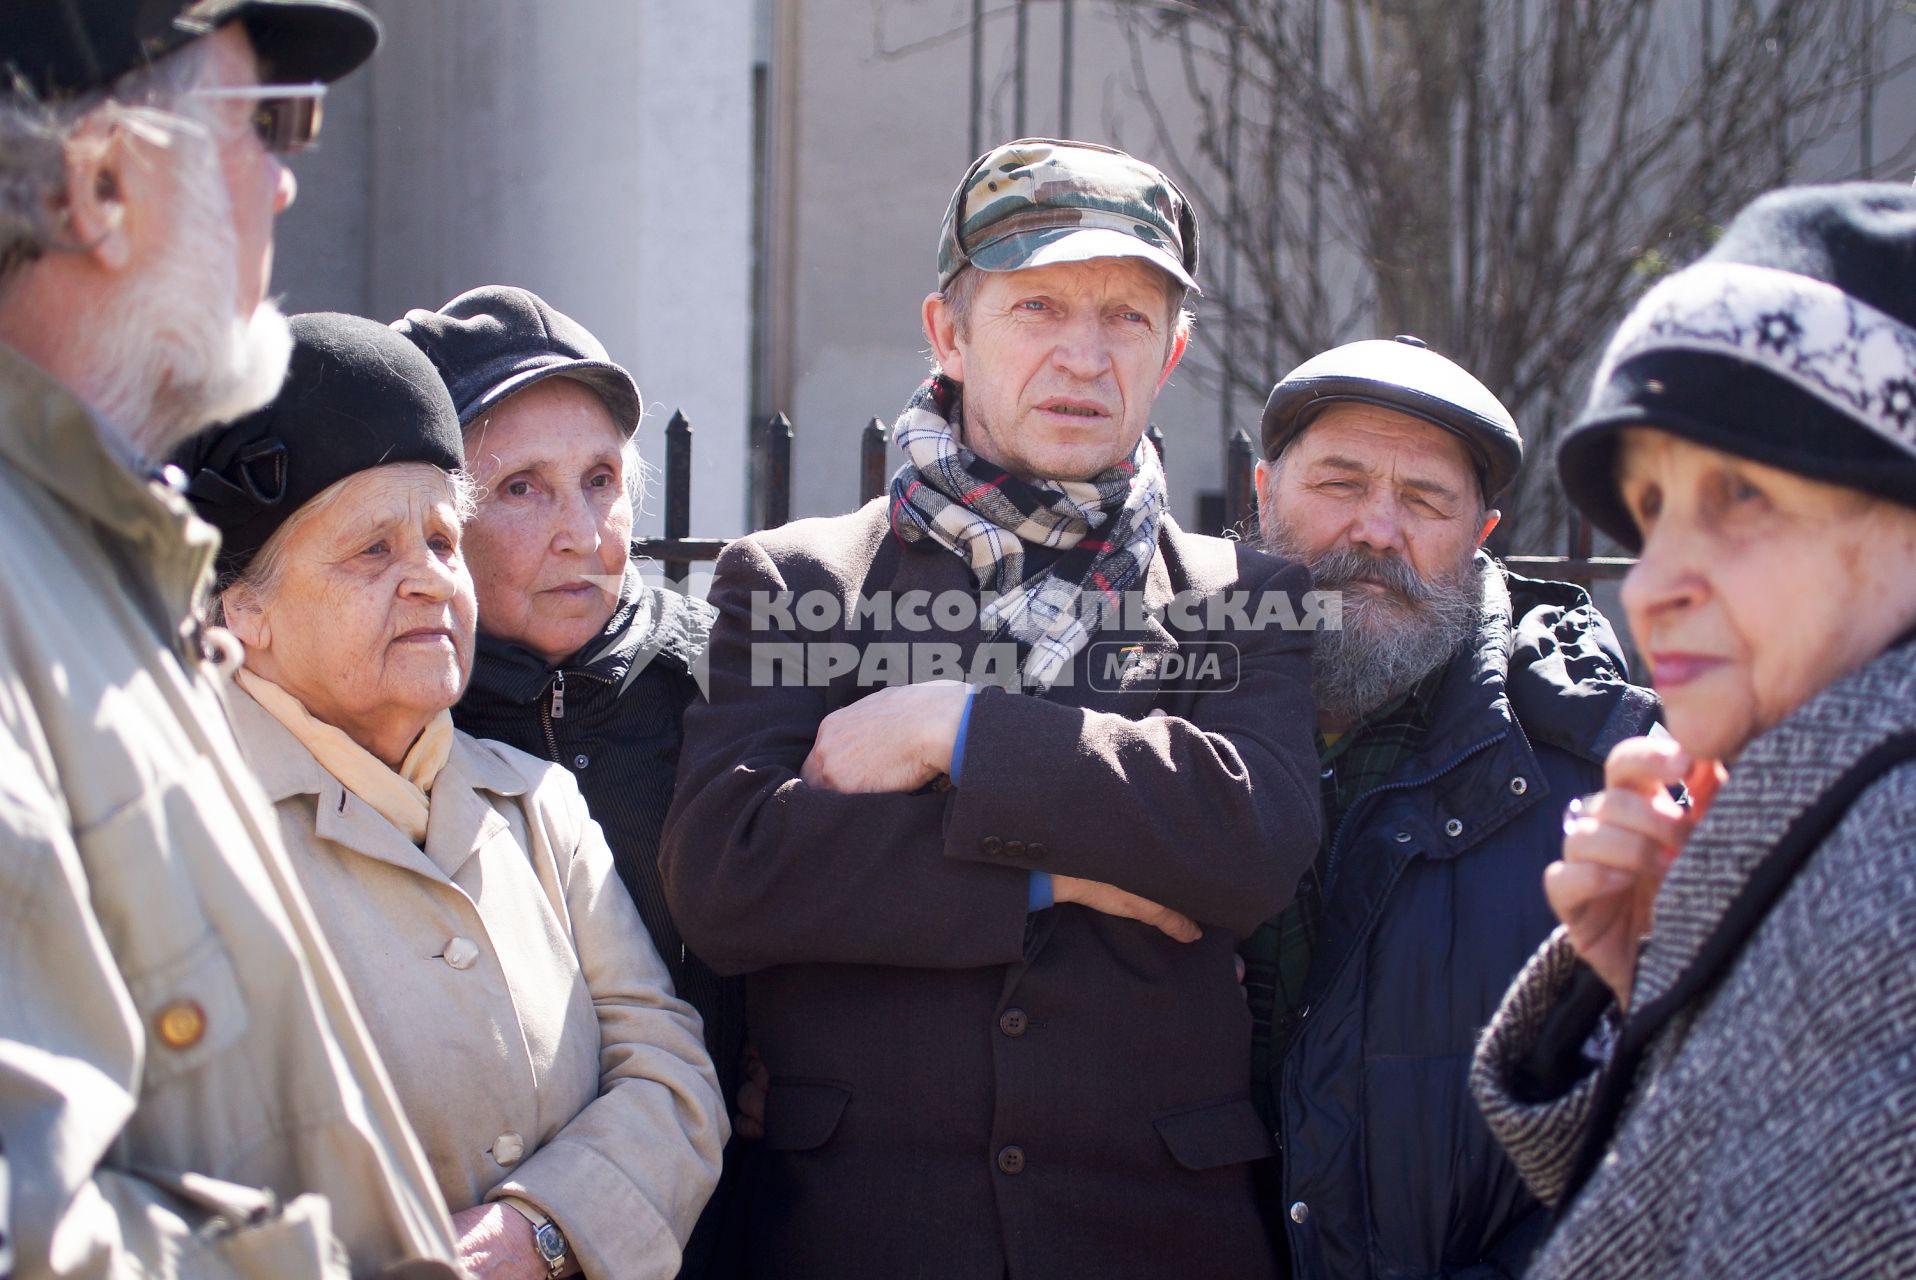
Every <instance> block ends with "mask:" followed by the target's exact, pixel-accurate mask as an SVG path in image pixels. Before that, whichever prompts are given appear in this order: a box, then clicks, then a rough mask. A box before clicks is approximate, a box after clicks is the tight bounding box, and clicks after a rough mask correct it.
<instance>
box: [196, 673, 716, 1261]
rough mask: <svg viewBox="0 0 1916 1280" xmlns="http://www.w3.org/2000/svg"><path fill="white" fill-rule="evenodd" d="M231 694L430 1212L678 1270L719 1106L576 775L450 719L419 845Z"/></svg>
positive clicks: (255, 707)
mask: <svg viewBox="0 0 1916 1280" xmlns="http://www.w3.org/2000/svg"><path fill="white" fill-rule="evenodd" d="M227 706H228V711H229V714H230V715H231V717H232V721H233V727H234V731H235V732H236V734H237V735H238V737H239V740H240V743H241V745H242V746H243V747H244V748H245V750H246V757H247V760H248V761H249V762H250V763H251V764H252V766H253V768H254V770H255V771H256V772H257V773H258V775H259V777H260V780H261V781H262V782H263V783H264V784H265V786H266V792H267V795H268V797H269V798H271V800H272V801H273V803H274V804H275V806H277V808H278V810H279V819H280V832H281V834H282V835H283V836H284V838H285V840H286V844H287V847H288V848H289V849H291V850H292V854H293V862H294V864H295V865H296V866H297V867H298V870H299V875H300V878H301V880H302V881H303V882H304V883H305V886H306V890H307V893H308V894H309V895H310V896H311V898H312V901H313V903H314V906H315V908H316V909H317V910H318V912H319V915H320V922H321V925H322V927H323V928H324V929H325V931H326V935H327V938H328V940H329V941H330V942H331V943H332V945H333V949H334V951H335V952H336V953H337V954H338V956H339V958H340V963H341V964H342V965H343V966H344V968H345V970H346V979H347V982H348V983H349V984H350V985H351V987H352V989H353V991H354V993H355V994H356V995H357V996H358V998H359V1007H360V1009H361V1011H362V1012H363V1013H364V1014H365V1017H366V1021H367V1024H368V1026H370V1027H371V1029H372V1033H373V1039H374V1040H375V1041H376V1042H377V1043H378V1045H379V1050H380V1053H381V1055H382V1056H383V1057H384V1059H385V1061H386V1065H387V1067H388V1068H389V1069H390V1070H391V1072H392V1078H393V1083H394V1086H395V1087H396V1088H397V1089H398V1091H399V1096H400V1100H401V1102H402V1103H403V1104H404V1105H405V1108H406V1113H407V1115H408V1117H409V1118H410V1119H411V1121H412V1123H413V1126H414V1128H415V1130H416V1131H417V1132H418V1134H419V1138H420V1141H421V1142H422V1143H423V1144H424V1146H425V1149H426V1154H427V1158H428V1159H430V1160H431V1162H432V1167H433V1172H434V1174H435V1175H437V1177H438V1179H439V1188H440V1190H441V1191H442V1192H444V1194H445V1197H446V1202H447V1204H448V1205H450V1206H451V1207H452V1209H453V1210H454V1211H455V1212H457V1211H458V1210H461V1209H464V1208H466V1207H468V1206H470V1205H473V1204H478V1203H480V1202H482V1201H485V1200H491V1199H498V1198H499V1197H501V1196H506V1195H511V1196H517V1197H520V1198H522V1199H524V1200H526V1201H529V1202H531V1203H532V1204H533V1205H535V1206H537V1207H538V1208H539V1209H541V1210H543V1211H544V1212H545V1213H546V1214H547V1215H548V1216H550V1217H551V1218H552V1219H553V1220H554V1221H555V1222H557V1223H558V1224H559V1227H560V1229H561V1230H563V1231H564V1232H565V1235H566V1238H567V1240H568V1242H569V1243H570V1246H571V1250H572V1253H573V1256H574V1257H575V1258H577V1259H578V1260H579V1262H580V1263H581V1264H582V1265H583V1266H584V1268H585V1272H586V1274H587V1275H588V1276H590V1277H594V1278H595V1280H614V1278H616V1280H644V1278H645V1277H653V1276H656V1277H661V1278H662V1280H669V1277H671V1276H674V1275H676V1274H677V1272H678V1267H679V1250H680V1247H681V1246H682V1245H683V1244H684V1242H685V1238H686V1237H687V1236H688V1235H689V1234H691V1231H692V1224H693V1223H694V1222H695V1221H697V1219H698V1215H699V1210H700V1209H701V1208H703V1207H704V1205H705V1201H706V1199H707V1197H709V1196H710V1195H711V1193H712V1188H713V1186H714V1185H715V1184H716V1183H717V1181H718V1174H719V1155H720V1152H721V1150H722V1149H723V1148H724V1146H725V1139H726V1137H727V1134H728V1126H729V1121H728V1119H727V1115H726V1110H725V1105H724V1100H723V1098H722V1097H721V1096H720V1094H719V1088H718V1080H717V1077H716V1076H715V1075H714V1073H713V1070H712V1062H711V1059H710V1058H709V1057H707V1056H706V1052H705V1042H704V1038H703V1035H702V1033H701V1027H700V1023H699V1017H698V1014H697V1013H695V1012H694V1011H693V1010H692V1007H691V1006H690V1005H688V1004H686V1003H684V1002H683V1001H681V1000H679V999H677V998H676V997H674V995H673V994H672V983H671V978H670V977H669V976H668V975H667V973H666V969H665V966H664V964H663V963H662V962H661V961H660V959H659V955H658V952H657V951H655V950H654V949H653V946H652V941H651V938H650V936H649V935H648V934H647V933H646V931H645V926H644V925H643V924H642V923H640V921H639V915H638V911H637V910H636V909H635V908H634V907H633V905H632V900H631V898H630V897H628V896H627V894H626V891H625V888H624V887H623V885H621V883H620V881H619V878H618V876H617V874H616V873H615V872H614V871H613V867H612V854H611V851H610V850H609V849H607V847H606V843H605V838H604V836H603V835H601V834H600V832H599V824H598V823H596V822H594V821H592V819H591V818H590V817H589V816H588V815H587V813H586V807H585V800H584V799H583V798H582V797H581V796H580V795H579V788H578V784H577V783H576V782H574V781H573V779H572V776H571V775H570V774H568V773H566V771H565V770H563V769H560V768H557V767H555V766H553V765H550V764H547V763H545V762H544V761H541V760H538V759H535V758H534V757H532V756H529V755H526V754H525V753H524V752H522V751H517V750H515V749H513V748H511V747H508V746H506V745H504V744H503V743H498V742H489V741H482V740H480V739H477V738H473V737H470V736H468V735H467V734H464V733H457V734H455V735H454V738H453V746H452V754H451V756H450V757H449V758H448V759H447V761H446V766H445V768H444V769H443V770H441V772H440V774H439V777H438V779H437V781H436V782H435V783H434V784H433V789H432V817H431V819H430V821H429V823H428V825H427V828H426V844H425V848H424V849H423V850H422V849H420V848H419V847H418V846H416V845H414V844H413V843H412V842H411V841H410V840H408V839H407V838H406V837H405V836H404V835H402V834H401V833H400V831H399V829H398V828H397V827H395V826H393V825H392V823H390V822H389V821H387V820H386V819H385V818H384V817H382V816H380V814H379V813H378V812H377V811H375V810H374V809H373V808H372V807H371V806H370V805H368V804H366V802H365V801H363V800H361V799H360V798H359V797H358V796H356V795H354V794H352V793H351V792H349V791H347V790H346V789H345V788H344V787H343V786H342V785H341V784H340V782H339V781H338V779H336V778H334V777H333V776H332V775H331V774H329V773H327V772H326V771H325V769H324V768H323V767H322V766H321V765H320V763H319V761H317V760H316V759H314V758H313V755H312V753H311V752H310V751H308V750H307V749H306V748H305V746H303V745H302V744H301V743H300V742H299V740H298V739H297V738H296V737H294V736H293V734H292V733H290V732H289V731H288V730H287V729H286V728H285V727H284V726H283V725H281V724H280V723H279V721H277V720H276V719H274V718H273V717H272V715H271V714H270V713H268V712H267V711H266V710H264V709H263V708H262V707H261V706H260V705H259V703H257V702H255V701H254V700H253V699H252V698H251V697H250V696H248V695H247V694H246V693H245V692H244V691H243V690H241V689H239V688H238V687H237V686H234V687H233V688H232V689H231V692H230V693H229V695H228V698H227Z"/></svg>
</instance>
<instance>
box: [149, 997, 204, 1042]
mask: <svg viewBox="0 0 1916 1280" xmlns="http://www.w3.org/2000/svg"><path fill="white" fill-rule="evenodd" d="M153 1026H154V1029H155V1030H156V1031H158V1032H159V1033H160V1043H161V1044H164V1045H165V1046H166V1047H167V1048H169V1049H191V1048H192V1047H193V1046H194V1045H196V1044H198V1043H199V1042H200V1041H201V1040H203V1039H204V1038H205V1037H206V1010H204V1009H202V1008H200V1002H199V1001H197V1000H175V1001H173V1002H172V1003H170V1004H168V1005H167V1006H166V1007H165V1008H163V1009H161V1010H160V1012H159V1014H158V1016H157V1017H155V1018H154V1019H153Z"/></svg>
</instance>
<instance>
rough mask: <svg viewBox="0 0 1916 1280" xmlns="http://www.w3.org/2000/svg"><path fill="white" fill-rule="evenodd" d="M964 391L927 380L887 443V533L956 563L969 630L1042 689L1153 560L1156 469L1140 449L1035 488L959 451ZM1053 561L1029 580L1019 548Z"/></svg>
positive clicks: (1151, 453) (1152, 454) (1147, 447)
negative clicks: (976, 604)
mask: <svg viewBox="0 0 1916 1280" xmlns="http://www.w3.org/2000/svg"><path fill="white" fill-rule="evenodd" d="M962 396H963V392H962V390H961V388H960V387H959V386H958V384H957V383H955V382H953V381H952V380H951V379H949V378H947V377H945V376H944V375H943V374H938V375H935V376H933V377H931V378H929V379H927V380H926V382H925V384H924V385H923V386H922V387H920V388H919V389H918V392H917V394H916V395H914V396H912V398H911V402H910V403H909V404H907V405H906V406H905V411H904V412H903V413H902V414H900V415H899V417H898V425H897V426H896V427H895V428H893V432H892V438H893V439H895V440H896V441H897V442H898V446H899V448H901V449H903V450H904V451H905V457H906V458H907V459H908V461H907V462H906V464H905V465H904V466H903V467H900V468H899V470H898V474H897V475H895V476H893V477H892V482H891V527H892V532H893V533H895V534H897V535H898V537H899V538H900V539H902V540H903V541H905V542H917V541H918V540H919V539H921V538H930V539H931V540H932V541H934V542H936V543H938V544H939V545H940V546H942V547H945V548H946V549H947V550H950V551H955V552H957V553H958V554H959V555H960V556H962V557H964V559H965V562H966V563H967V564H969V565H970V566H971V571H972V573H973V574H975V575H976V576H977V579H978V586H979V588H980V591H981V593H982V594H983V596H984V608H983V609H982V610H981V611H980V612H979V621H980V622H981V623H982V624H983V626H984V627H985V629H986V631H987V633H988V634H989V635H990V637H991V639H992V640H997V639H999V638H1000V637H1009V638H1010V639H1011V640H1013V641H1014V642H1016V644H1017V646H1018V652H1019V654H1020V656H1021V662H1020V666H1021V670H1022V672H1023V676H1024V683H1025V684H1026V685H1027V686H1028V687H1031V688H1033V689H1035V690H1037V691H1038V692H1043V691H1044V690H1046V689H1049V688H1050V687H1051V685H1052V683H1053V682H1054V681H1056V680H1057V678H1058V676H1059V674H1060V673H1062V672H1063V671H1065V670H1066V669H1067V668H1068V667H1069V666H1070V665H1071V661H1072V659H1073V658H1075V657H1076V656H1077V654H1078V651H1079V650H1081V649H1083V648H1084V647H1085V645H1087V644H1089V643H1090V641H1091V637H1092V635H1093V634H1095V633H1096V632H1097V631H1098V630H1099V629H1100V628H1102V627H1104V626H1105V625H1106V624H1107V623H1108V622H1110V621H1111V620H1112V619H1113V618H1115V617H1117V616H1119V613H1120V603H1121V601H1122V598H1123V593H1124V591H1125V590H1126V589H1127V588H1129V587H1130V586H1131V585H1132V584H1133V583H1136V582H1138V581H1140V580H1142V579H1143V577H1144V572H1145V570H1146V569H1147V568H1149V567H1150V564H1151V557H1152V556H1153V555H1155V554H1156V553H1157V547H1158V524H1159V522H1160V521H1161V520H1162V519H1163V515H1164V469H1163V467H1162V466H1161V465H1160V464H1159V462H1158V452H1157V450H1156V449H1154V448H1153V447H1152V446H1151V443H1150V441H1148V440H1144V439H1139V441H1138V443H1137V447H1136V448H1134V449H1133V450H1132V451H1131V456H1130V457H1129V458H1127V459H1125V460H1124V461H1123V462H1120V463H1118V464H1116V465H1115V466H1112V467H1108V468H1106V469H1105V470H1104V471H1101V472H1099V473H1098V474H1097V475H1095V476H1093V477H1092V478H1091V479H1089V480H1042V481H1039V482H1037V483H1035V484H1033V483H1027V482H1025V481H1023V480H1020V479H1018V478H1017V477H1016V476H1014V475H1012V474H1011V473H1010V472H1008V471H1006V470H1004V469H1003V468H1002V467H998V466H996V465H994V464H992V463H990V462H987V461H985V460H984V459H983V458H980V457H979V456H978V455H977V454H975V453H973V452H972V451H971V450H969V449H967V448H965V446H964V445H962V444H960V443H958V430H959V426H960V424H961V421H962V413H963V405H962ZM1027 542H1029V543H1031V544H1033V545H1034V546H1041V547H1058V548H1061V549H1062V550H1063V552H1064V554H1062V555H1060V556H1059V557H1058V558H1057V559H1056V560H1055V561H1054V562H1053V563H1052V564H1051V566H1050V567H1049V568H1048V569H1046V570H1045V572H1043V573H1040V574H1038V575H1036V576H1034V577H1033V578H1032V579H1031V580H1030V581H1028V582H1027V581H1026V580H1025V575H1024V558H1025V555H1024V544H1025V543H1027Z"/></svg>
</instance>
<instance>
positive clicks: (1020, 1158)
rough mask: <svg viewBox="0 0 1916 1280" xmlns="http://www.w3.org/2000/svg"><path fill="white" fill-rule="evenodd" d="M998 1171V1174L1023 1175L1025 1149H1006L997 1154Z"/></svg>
mask: <svg viewBox="0 0 1916 1280" xmlns="http://www.w3.org/2000/svg"><path fill="white" fill-rule="evenodd" d="M998 1171H999V1172H1000V1173H1023V1172H1024V1171H1025V1149H1024V1148H1023V1147H1006V1148H1005V1149H1004V1150H1002V1151H1000V1152H999V1153H998Z"/></svg>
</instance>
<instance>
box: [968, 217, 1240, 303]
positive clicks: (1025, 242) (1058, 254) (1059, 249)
mask: <svg viewBox="0 0 1916 1280" xmlns="http://www.w3.org/2000/svg"><path fill="white" fill-rule="evenodd" d="M1095 258H1142V259H1143V260H1144V261H1146V262H1148V263H1150V264H1151V265H1152V266H1154V267H1158V268H1159V269H1161V270H1162V271H1164V272H1165V274H1167V275H1169V276H1170V277H1171V278H1172V279H1173V280H1176V281H1177V282H1178V283H1179V284H1181V285H1183V286H1184V287H1185V288H1186V289H1189V290H1190V291H1191V292H1192V293H1195V294H1199V295H1202V294H1203V292H1204V290H1202V289H1200V288H1198V286H1197V281H1195V280H1193V279H1192V278H1191V274H1190V272H1188V271H1186V270H1185V269H1184V264H1183V263H1181V262H1179V261H1178V260H1177V259H1176V258H1175V257H1173V256H1172V255H1171V254H1169V253H1168V252H1166V251H1165V250H1163V249H1160V248H1159V247H1158V246H1156V245H1154V244H1151V243H1150V242H1149V241H1146V240H1140V239H1139V238H1138V237H1137V236H1134V235H1129V234H1127V233H1125V232H1123V231H1115V230H1113V229H1111V228H1110V227H1047V228H1044V229H1042V230H1037V231H1023V232H1019V233H1018V234H1017V235H1010V236H1006V237H1004V238H1003V239H1001V240H994V241H993V242H991V243H990V244H987V245H984V246H983V247H981V248H979V249H977V250H975V251H974V252H973V253H971V255H970V257H969V261H970V262H971V265H972V266H974V267H977V268H978V269H979V270H980V271H1023V270H1024V269H1025V268H1027V267H1049V266H1055V265H1057V264H1059V263H1064V262H1089V261H1091V260H1093V259H1095Z"/></svg>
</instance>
